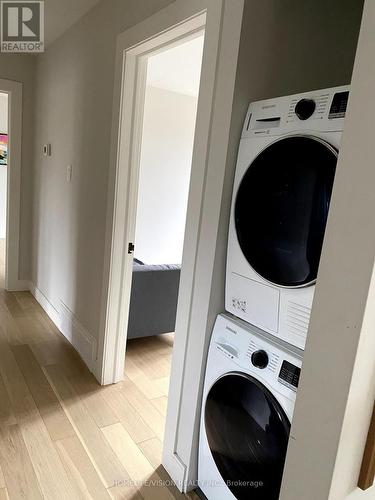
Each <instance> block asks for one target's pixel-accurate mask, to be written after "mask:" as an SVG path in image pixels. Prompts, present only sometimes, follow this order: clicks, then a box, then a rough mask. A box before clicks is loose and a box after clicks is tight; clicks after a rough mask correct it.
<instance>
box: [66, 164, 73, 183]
mask: <svg viewBox="0 0 375 500" xmlns="http://www.w3.org/2000/svg"><path fill="white" fill-rule="evenodd" d="M72 170H73V169H72V166H71V165H67V166H66V182H68V183H69V182H71V181H72Z"/></svg>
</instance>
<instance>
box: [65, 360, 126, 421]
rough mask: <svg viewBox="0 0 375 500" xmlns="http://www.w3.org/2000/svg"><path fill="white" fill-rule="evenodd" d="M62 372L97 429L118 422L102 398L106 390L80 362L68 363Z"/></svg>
mask: <svg viewBox="0 0 375 500" xmlns="http://www.w3.org/2000/svg"><path fill="white" fill-rule="evenodd" d="M64 372H65V374H66V377H67V379H68V380H69V382H70V383H71V384H72V386H73V387H74V390H75V391H76V392H77V394H78V395H79V397H80V398H81V400H82V401H83V403H84V405H85V406H86V408H87V409H88V411H89V413H90V415H91V416H92V418H93V419H94V420H95V422H96V424H97V425H98V427H106V426H107V425H113V424H116V423H118V422H119V418H118V416H117V415H116V414H115V412H114V411H113V410H112V408H111V407H110V406H109V405H108V404H107V402H106V401H105V399H104V398H103V394H104V392H105V391H106V390H107V388H105V387H101V386H100V385H99V384H98V382H97V381H96V380H95V378H94V376H93V375H92V374H91V373H89V372H88V370H87V368H86V366H85V365H84V364H83V363H82V362H81V361H80V362H79V363H77V361H75V362H74V363H69V366H67V367H66V369H65V370H64Z"/></svg>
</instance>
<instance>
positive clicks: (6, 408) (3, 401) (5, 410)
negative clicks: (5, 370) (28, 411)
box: [0, 375, 17, 426]
mask: <svg viewBox="0 0 375 500" xmlns="http://www.w3.org/2000/svg"><path fill="white" fill-rule="evenodd" d="M16 423H17V420H16V417H15V416H14V412H13V407H12V404H11V402H10V399H9V396H8V393H7V390H6V388H5V385H4V382H3V379H2V377H1V375H0V426H1V425H14V424H16Z"/></svg>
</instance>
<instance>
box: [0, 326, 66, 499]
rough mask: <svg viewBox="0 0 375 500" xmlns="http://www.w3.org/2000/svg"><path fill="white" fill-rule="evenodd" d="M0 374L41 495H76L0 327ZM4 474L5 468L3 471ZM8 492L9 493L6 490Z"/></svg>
mask: <svg viewBox="0 0 375 500" xmlns="http://www.w3.org/2000/svg"><path fill="white" fill-rule="evenodd" d="M0 373H1V376H2V378H3V380H4V385H5V387H6V389H7V392H8V395H9V397H10V400H11V403H12V406H13V408H14V411H15V417H16V419H17V421H18V424H19V426H20V430H21V433H22V436H23V439H24V442H25V445H26V448H27V451H28V453H29V455H30V459H31V462H32V464H33V467H34V470H35V473H36V475H37V478H38V481H39V484H40V487H41V489H42V491H43V494H44V495H45V496H46V497H47V498H63V497H64V496H66V495H67V496H68V497H69V498H72V499H73V498H76V495H75V494H74V493H73V490H72V488H71V485H70V483H69V480H68V477H67V475H66V473H65V469H64V467H63V465H62V463H61V461H60V458H59V456H58V454H57V451H56V449H55V448H54V446H53V444H52V441H51V438H50V436H49V433H48V431H47V428H46V426H45V424H44V422H43V420H42V418H41V415H40V413H39V411H38V409H37V407H36V404H35V402H34V399H33V397H32V395H31V393H30V391H29V389H28V387H27V385H26V382H25V379H24V377H23V375H22V373H21V371H20V369H19V367H18V364H17V362H16V360H15V358H14V355H13V353H12V351H11V349H10V348H9V346H8V344H7V343H6V341H5V339H4V337H3V335H2V334H1V330H0ZM4 474H5V471H4ZM9 494H10V495H11V492H10V491H9Z"/></svg>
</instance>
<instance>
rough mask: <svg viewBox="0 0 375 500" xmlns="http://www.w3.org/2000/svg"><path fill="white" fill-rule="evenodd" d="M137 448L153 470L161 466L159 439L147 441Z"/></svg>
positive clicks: (160, 444)
mask: <svg viewBox="0 0 375 500" xmlns="http://www.w3.org/2000/svg"><path fill="white" fill-rule="evenodd" d="M138 446H139V448H140V449H141V450H142V453H143V454H144V456H145V457H146V458H147V460H148V461H149V462H150V464H151V465H152V466H153V467H154V469H157V468H158V467H159V466H160V465H161V456H162V452H163V443H162V442H161V441H160V439H158V438H151V439H147V441H143V443H139V444H138Z"/></svg>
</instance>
